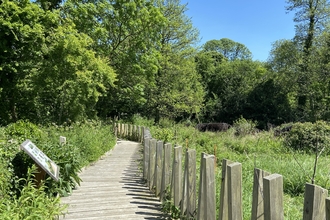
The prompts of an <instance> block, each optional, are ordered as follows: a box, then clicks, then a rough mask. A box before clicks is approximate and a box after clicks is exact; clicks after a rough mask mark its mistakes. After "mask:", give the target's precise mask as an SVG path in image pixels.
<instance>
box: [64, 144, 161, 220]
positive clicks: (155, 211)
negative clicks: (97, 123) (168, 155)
mask: <svg viewBox="0 0 330 220" xmlns="http://www.w3.org/2000/svg"><path fill="white" fill-rule="evenodd" d="M139 149H140V144H138V143H135V142H130V141H121V142H118V143H117V144H116V146H115V147H114V149H113V150H112V151H110V152H108V153H107V154H105V155H104V156H103V157H102V158H101V159H100V160H99V161H98V162H96V163H95V164H93V165H92V166H89V167H88V168H86V169H84V171H82V173H81V175H80V177H81V179H82V181H83V182H82V183H81V185H80V186H79V187H78V188H77V189H75V190H73V193H72V195H71V196H68V197H63V198H61V202H62V204H68V205H69V207H68V213H66V214H65V215H64V216H61V217H60V219H61V220H71V219H79V220H87V219H88V220H93V219H97V220H103V219H165V218H166V216H165V215H164V214H163V213H162V212H161V211H160V202H159V199H158V198H156V197H154V195H153V194H152V193H151V192H150V191H149V189H148V188H147V187H146V186H145V184H144V183H143V181H142V173H141V172H140V170H139V166H138V164H139V163H140V159H141V156H142V155H141V153H140V152H139Z"/></svg>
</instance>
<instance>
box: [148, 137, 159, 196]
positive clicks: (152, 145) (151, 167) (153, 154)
mask: <svg viewBox="0 0 330 220" xmlns="http://www.w3.org/2000/svg"><path fill="white" fill-rule="evenodd" d="M156 142H157V141H156V139H151V140H150V141H149V143H150V144H149V171H148V183H149V189H150V190H153V187H154V178H155V164H156Z"/></svg>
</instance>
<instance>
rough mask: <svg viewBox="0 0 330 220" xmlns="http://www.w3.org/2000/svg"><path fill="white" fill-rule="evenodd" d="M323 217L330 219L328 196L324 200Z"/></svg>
mask: <svg viewBox="0 0 330 220" xmlns="http://www.w3.org/2000/svg"><path fill="white" fill-rule="evenodd" d="M325 219H326V220H330V197H328V198H326V200H325Z"/></svg>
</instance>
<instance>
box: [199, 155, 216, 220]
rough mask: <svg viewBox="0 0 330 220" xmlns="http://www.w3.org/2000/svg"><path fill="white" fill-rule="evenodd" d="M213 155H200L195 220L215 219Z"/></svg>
mask: <svg viewBox="0 0 330 220" xmlns="http://www.w3.org/2000/svg"><path fill="white" fill-rule="evenodd" d="M214 160H215V156H214V155H207V154H205V153H202V160H201V167H200V169H201V176H200V185H199V195H198V211H197V219H200V220H202V219H215V216H216V215H215V212H216V209H215V203H216V201H215V173H214Z"/></svg>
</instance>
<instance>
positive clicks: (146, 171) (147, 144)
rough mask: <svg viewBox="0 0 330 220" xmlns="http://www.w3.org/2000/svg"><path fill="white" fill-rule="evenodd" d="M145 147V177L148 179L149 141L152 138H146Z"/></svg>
mask: <svg viewBox="0 0 330 220" xmlns="http://www.w3.org/2000/svg"><path fill="white" fill-rule="evenodd" d="M143 142H144V144H143V146H144V148H143V179H145V180H147V179H148V173H149V142H150V138H145V139H144V141H143Z"/></svg>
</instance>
